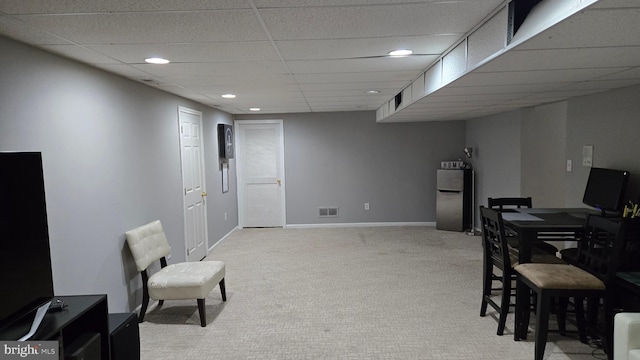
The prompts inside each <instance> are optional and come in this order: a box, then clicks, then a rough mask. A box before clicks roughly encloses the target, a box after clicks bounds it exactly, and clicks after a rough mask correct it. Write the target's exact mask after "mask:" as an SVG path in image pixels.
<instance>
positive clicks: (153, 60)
mask: <svg viewBox="0 0 640 360" xmlns="http://www.w3.org/2000/svg"><path fill="white" fill-rule="evenodd" d="M144 61H145V62H147V63H149V64H157V65H164V64H168V63H169V60H167V59H163V58H159V57H150V58H146V59H144Z"/></svg>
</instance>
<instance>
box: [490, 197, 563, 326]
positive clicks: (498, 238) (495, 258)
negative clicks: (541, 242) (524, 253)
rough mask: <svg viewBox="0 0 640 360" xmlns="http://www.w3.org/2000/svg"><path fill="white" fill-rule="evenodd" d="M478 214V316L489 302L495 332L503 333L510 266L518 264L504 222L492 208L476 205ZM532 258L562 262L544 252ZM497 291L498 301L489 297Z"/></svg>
mask: <svg viewBox="0 0 640 360" xmlns="http://www.w3.org/2000/svg"><path fill="white" fill-rule="evenodd" d="M480 217H481V221H482V242H483V257H482V259H483V280H482V303H481V306H480V316H485V315H486V311H487V306H488V305H490V306H491V307H492V308H494V309H495V310H496V311H497V312H498V313H499V316H498V331H497V334H498V335H503V333H504V328H505V325H506V320H507V314H508V313H509V307H510V305H511V304H512V303H511V297H512V296H514V295H515V294H514V293H513V290H515V289H514V288H513V285H512V282H513V281H515V280H516V274H515V272H514V271H513V266H515V265H517V263H518V254H517V253H516V252H514V251H513V249H511V248H510V247H509V246H508V244H507V240H506V239H507V236H506V234H505V227H504V222H503V220H502V214H501V213H500V212H499V211H497V210H494V209H489V208H486V207H484V206H480ZM532 261H536V262H544V263H562V260H560V259H559V258H557V257H556V256H554V255H551V254H547V253H544V252H534V253H533V255H532ZM494 270H499V271H500V275H499V276H498V275H496V274H495V272H494ZM496 280H497V281H498V282H499V283H500V284H501V287H500V288H494V287H493V286H494V285H493V282H494V281H496ZM495 290H500V291H501V296H500V299H501V300H500V303H497V302H496V301H495V300H494V299H493V292H494V291H495Z"/></svg>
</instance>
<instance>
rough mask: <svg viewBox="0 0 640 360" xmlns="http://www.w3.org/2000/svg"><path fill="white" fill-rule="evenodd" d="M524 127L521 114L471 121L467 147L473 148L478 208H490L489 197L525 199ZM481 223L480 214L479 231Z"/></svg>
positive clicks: (515, 113) (468, 129) (476, 205)
mask: <svg viewBox="0 0 640 360" xmlns="http://www.w3.org/2000/svg"><path fill="white" fill-rule="evenodd" d="M521 128H522V125H521V112H520V111H511V112H507V113H502V114H498V115H494V116H491V117H486V118H483V119H475V120H472V121H467V127H466V134H467V135H466V138H467V145H468V146H471V147H473V156H472V158H471V163H472V165H473V168H474V174H475V209H477V208H478V206H480V205H485V206H486V205H487V198H488V197H508V196H521V192H520V182H521V181H520V174H521V168H520V166H521V153H520V143H521V140H520V133H521ZM476 212H477V211H476ZM479 224H480V221H479V215H477V214H476V221H475V224H474V225H475V227H476V228H478V227H479Z"/></svg>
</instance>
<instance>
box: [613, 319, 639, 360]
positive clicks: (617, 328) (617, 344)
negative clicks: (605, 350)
mask: <svg viewBox="0 0 640 360" xmlns="http://www.w3.org/2000/svg"><path fill="white" fill-rule="evenodd" d="M613 358H614V360H640V313H625V312H621V313H617V314H616V316H615V317H614V326H613Z"/></svg>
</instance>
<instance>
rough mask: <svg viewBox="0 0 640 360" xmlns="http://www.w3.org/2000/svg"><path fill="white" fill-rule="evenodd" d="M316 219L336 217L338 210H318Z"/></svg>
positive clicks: (334, 208)
mask: <svg viewBox="0 0 640 360" xmlns="http://www.w3.org/2000/svg"><path fill="white" fill-rule="evenodd" d="M318 217H338V208H337V207H329V208H326V207H322V208H318Z"/></svg>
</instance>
